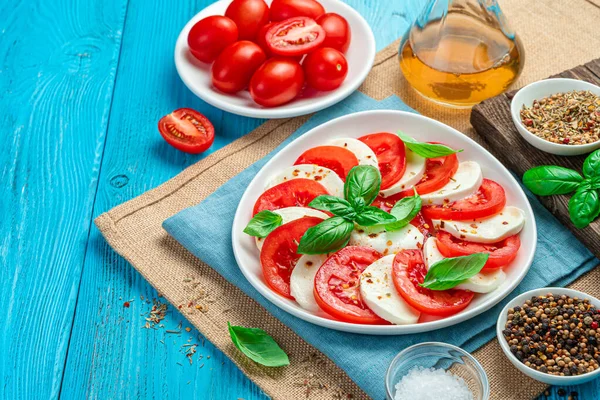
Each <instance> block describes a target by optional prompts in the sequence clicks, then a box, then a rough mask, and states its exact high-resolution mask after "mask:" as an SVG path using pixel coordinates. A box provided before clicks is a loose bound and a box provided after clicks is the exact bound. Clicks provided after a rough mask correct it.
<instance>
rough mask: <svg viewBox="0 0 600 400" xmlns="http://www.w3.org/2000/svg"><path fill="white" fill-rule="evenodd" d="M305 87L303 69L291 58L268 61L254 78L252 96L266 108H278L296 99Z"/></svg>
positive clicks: (251, 89) (251, 88)
mask: <svg viewBox="0 0 600 400" xmlns="http://www.w3.org/2000/svg"><path fill="white" fill-rule="evenodd" d="M302 86H304V72H303V71H302V67H301V66H300V64H298V61H295V60H293V59H291V58H285V57H273V58H270V59H268V60H267V61H266V62H265V63H264V64H263V65H261V66H260V68H259V69H258V70H257V71H256V72H255V73H254V75H253V76H252V80H251V81H250V87H249V90H250V96H251V97H252V100H254V101H255V102H257V103H258V104H260V105H261V106H264V107H276V106H279V105H282V104H285V103H288V102H290V101H292V100H294V99H295V98H296V96H298V94H300V91H301V90H302Z"/></svg>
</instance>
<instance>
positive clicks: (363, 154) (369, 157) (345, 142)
mask: <svg viewBox="0 0 600 400" xmlns="http://www.w3.org/2000/svg"><path fill="white" fill-rule="evenodd" d="M327 144H328V145H330V146H337V147H343V148H345V149H347V150H350V151H351V152H352V153H354V155H355V156H356V159H357V160H358V163H359V164H360V165H372V166H373V167H376V168H377V167H378V165H379V164H378V163H377V156H376V155H375V153H374V152H373V150H371V148H370V147H369V146H367V145H366V144H364V143H363V142H361V141H360V140H357V139H351V138H341V139H333V140H330V141H329V142H327Z"/></svg>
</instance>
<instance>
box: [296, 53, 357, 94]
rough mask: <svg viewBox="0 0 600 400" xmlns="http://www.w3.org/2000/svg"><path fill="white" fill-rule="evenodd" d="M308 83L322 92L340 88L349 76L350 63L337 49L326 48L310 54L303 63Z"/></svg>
mask: <svg viewBox="0 0 600 400" xmlns="http://www.w3.org/2000/svg"><path fill="white" fill-rule="evenodd" d="M302 67H303V68H304V73H305V74H306V83H308V85H309V86H311V87H313V88H315V89H317V90H322V91H328V90H334V89H337V88H339V87H340V86H341V85H342V83H343V82H344V79H346V75H348V61H346V57H344V55H343V54H342V53H340V52H339V51H337V50H336V49H332V48H331V47H324V48H321V49H317V50H315V51H313V52H311V53H309V54H308V55H307V56H306V58H304V61H303V62H302Z"/></svg>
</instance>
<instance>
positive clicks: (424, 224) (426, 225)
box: [410, 213, 433, 238]
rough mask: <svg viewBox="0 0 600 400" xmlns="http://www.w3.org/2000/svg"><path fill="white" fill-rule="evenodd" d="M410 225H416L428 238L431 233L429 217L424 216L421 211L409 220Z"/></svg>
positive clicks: (431, 227) (431, 226) (431, 225)
mask: <svg viewBox="0 0 600 400" xmlns="http://www.w3.org/2000/svg"><path fill="white" fill-rule="evenodd" d="M410 223H411V225H414V226H416V227H417V228H418V229H419V231H421V233H422V234H423V235H424V236H425V238H428V237H429V236H432V235H433V233H432V232H433V224H432V223H431V220H430V219H429V218H426V217H425V216H424V215H423V214H422V213H418V214H417V215H416V216H415V217H414V218H413V219H412V221H410Z"/></svg>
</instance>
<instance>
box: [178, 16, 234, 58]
mask: <svg viewBox="0 0 600 400" xmlns="http://www.w3.org/2000/svg"><path fill="white" fill-rule="evenodd" d="M237 40H238V28H237V26H236V25H235V22H233V21H232V20H231V19H229V18H227V17H223V16H221V15H213V16H210V17H206V18H204V19H201V20H200V21H198V22H196V24H195V25H194V26H192V29H191V30H190V33H189V34H188V46H189V48H190V52H191V53H192V54H193V55H194V57H196V58H197V59H198V60H200V61H202V62H205V63H210V62H213V61H215V58H217V56H218V55H219V54H221V52H222V51H223V49H224V48H225V47H227V46H229V45H230V44H232V43H234V42H236V41H237Z"/></svg>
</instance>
